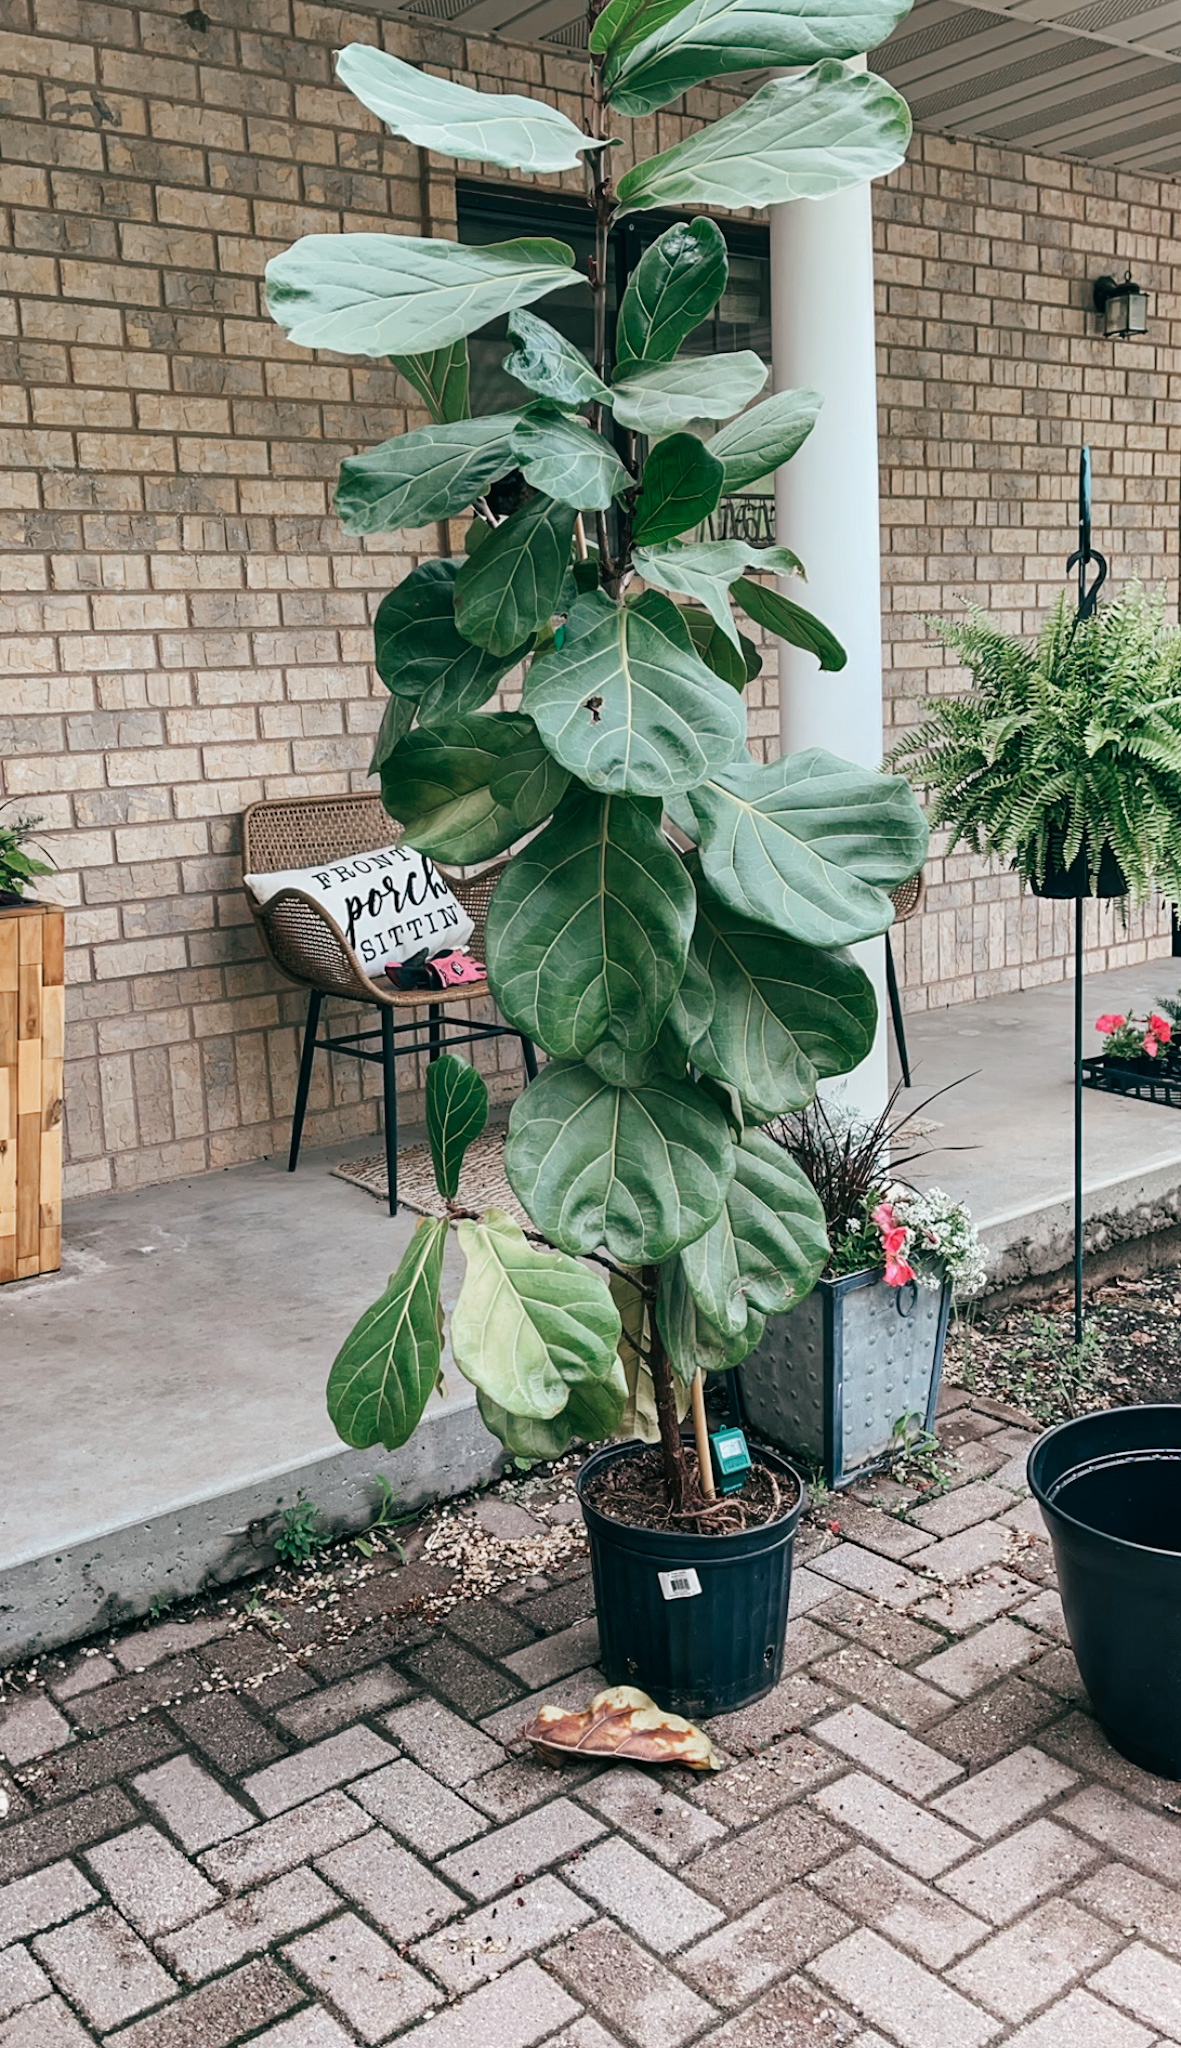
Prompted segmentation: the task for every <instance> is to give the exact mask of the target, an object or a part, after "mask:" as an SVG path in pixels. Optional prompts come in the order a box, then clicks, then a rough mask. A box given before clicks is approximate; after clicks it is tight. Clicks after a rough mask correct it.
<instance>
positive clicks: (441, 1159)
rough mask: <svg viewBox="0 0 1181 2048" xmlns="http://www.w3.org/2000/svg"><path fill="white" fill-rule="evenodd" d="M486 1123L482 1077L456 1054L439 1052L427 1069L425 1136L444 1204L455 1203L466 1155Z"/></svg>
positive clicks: (486, 1099)
mask: <svg viewBox="0 0 1181 2048" xmlns="http://www.w3.org/2000/svg"><path fill="white" fill-rule="evenodd" d="M487 1121H488V1090H487V1088H486V1087H485V1086H484V1080H483V1076H482V1075H481V1074H478V1073H477V1072H476V1069H475V1068H474V1067H473V1066H469V1064H468V1062H467V1060H461V1059H457V1058H456V1056H455V1054H454V1053H453V1052H444V1053H440V1054H439V1057H438V1059H437V1060H432V1061H431V1063H430V1065H429V1066H428V1068H427V1070H426V1135H427V1142H428V1143H429V1145H430V1148H431V1164H432V1165H433V1167H434V1169H435V1185H436V1187H437V1188H438V1190H439V1193H440V1194H441V1195H442V1196H443V1199H444V1200H445V1201H448V1202H453V1201H454V1200H455V1197H456V1195H457V1194H458V1192H459V1170H460V1168H461V1166H462V1165H463V1155H464V1153H465V1152H466V1151H467V1148H468V1146H469V1145H471V1144H474V1143H475V1140H476V1139H477V1138H478V1137H479V1135H480V1132H481V1131H482V1130H483V1128H484V1125H485V1124H486V1123H487Z"/></svg>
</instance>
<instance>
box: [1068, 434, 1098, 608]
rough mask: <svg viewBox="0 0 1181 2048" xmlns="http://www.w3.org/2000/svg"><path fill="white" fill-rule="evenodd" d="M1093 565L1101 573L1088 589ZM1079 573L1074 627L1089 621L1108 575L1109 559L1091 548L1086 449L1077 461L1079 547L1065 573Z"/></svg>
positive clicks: (1089, 470) (1089, 473)
mask: <svg viewBox="0 0 1181 2048" xmlns="http://www.w3.org/2000/svg"><path fill="white" fill-rule="evenodd" d="M1092 562H1097V563H1098V565H1099V573H1098V575H1097V576H1096V578H1095V581H1094V582H1093V583H1092V584H1091V586H1090V588H1089V589H1088V587H1087V569H1088V568H1089V566H1090V564H1091V563H1092ZM1072 569H1077V570H1078V610H1077V611H1076V613H1075V624H1076V625H1077V624H1078V622H1079V620H1080V619H1089V618H1090V616H1091V614H1092V612H1093V611H1094V609H1095V604H1096V601H1097V599H1098V596H1099V592H1100V589H1101V588H1102V585H1103V582H1104V579H1105V578H1106V575H1107V558H1106V556H1105V555H1101V554H1100V553H1099V550H1098V548H1093V547H1092V546H1091V451H1090V449H1089V448H1084V449H1083V450H1082V451H1081V453H1080V455H1079V459H1078V546H1077V548H1076V549H1075V551H1074V553H1073V555H1069V556H1068V557H1067V561H1066V573H1067V575H1068V576H1069V574H1070V572H1071V570H1072Z"/></svg>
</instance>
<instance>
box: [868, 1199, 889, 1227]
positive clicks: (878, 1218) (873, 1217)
mask: <svg viewBox="0 0 1181 2048" xmlns="http://www.w3.org/2000/svg"><path fill="white" fill-rule="evenodd" d="M869 1220H870V1222H871V1223H876V1224H877V1227H878V1229H879V1230H883V1231H885V1230H893V1228H894V1210H893V1206H892V1204H891V1203H889V1202H879V1203H878V1206H877V1208H876V1209H873V1210H871V1212H870V1218H869Z"/></svg>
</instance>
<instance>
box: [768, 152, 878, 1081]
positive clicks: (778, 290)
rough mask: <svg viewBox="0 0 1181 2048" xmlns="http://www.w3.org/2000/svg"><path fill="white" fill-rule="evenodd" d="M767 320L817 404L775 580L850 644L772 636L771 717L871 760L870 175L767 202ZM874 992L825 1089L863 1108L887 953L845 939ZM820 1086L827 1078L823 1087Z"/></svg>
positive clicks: (874, 694) (778, 363) (780, 354)
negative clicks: (858, 1043) (836, 650)
mask: <svg viewBox="0 0 1181 2048" xmlns="http://www.w3.org/2000/svg"><path fill="white" fill-rule="evenodd" d="M771 329H772V349H773V374H774V384H775V389H776V391H786V390H790V389H793V388H797V389H798V388H799V387H800V386H804V385H810V386H811V387H812V388H813V389H814V390H817V391H819V392H821V393H822V395H823V398H824V405H823V408H822V410H821V413H820V417H819V419H818V420H817V422H816V425H815V427H814V428H813V429H812V432H811V434H810V435H809V436H808V439H807V440H806V441H805V442H804V445H803V447H802V448H801V449H800V451H799V453H798V454H797V455H795V456H793V457H792V460H791V461H790V462H789V463H786V464H785V465H784V467H783V468H782V469H781V470H779V472H778V473H777V476H776V479H775V501H776V518H777V526H778V535H779V539H780V541H781V542H782V543H783V544H784V545H785V546H787V547H791V548H794V550H795V552H796V553H797V554H798V555H799V556H800V558H801V560H802V561H803V564H804V567H805V569H806V570H807V574H808V580H807V582H806V584H801V583H800V581H799V579H798V578H793V579H791V580H790V581H788V582H785V583H784V584H783V585H782V586H781V587H782V589H783V590H784V592H785V594H786V595H787V596H790V597H792V598H794V599H795V600H796V601H797V602H798V603H801V604H804V605H806V606H807V608H808V610H809V611H813V612H815V613H816V615H817V617H818V618H821V619H823V621H824V623H825V625H826V626H829V627H831V628H832V631H833V632H834V633H835V634H836V635H837V638H838V639H839V640H840V641H841V643H842V645H843V646H844V648H845V650H846V652H847V654H848V657H849V659H848V663H847V666H846V667H845V668H843V669H841V670H840V672H839V673H838V674H836V675H828V674H824V673H822V672H821V670H820V669H819V668H818V667H817V665H816V659H815V656H814V655H811V654H805V653H804V652H803V651H802V650H801V649H800V648H797V647H788V646H786V645H784V644H783V643H782V642H781V643H780V650H779V676H780V720H781V723H780V730H781V733H782V739H783V748H784V751H785V753H797V752H799V751H800V750H801V749H802V748H804V747H826V748H827V749H828V750H829V752H830V753H833V754H839V755H841V757H842V758H843V759H845V760H847V761H856V762H858V763H859V764H860V765H861V766H862V767H865V768H876V767H878V766H879V765H880V763H881V758H882V631H881V554H880V540H879V509H878V499H879V482H878V441H877V384H876V364H875V337H874V291H873V223H872V214H871V198H870V187H869V186H868V184H866V185H857V186H854V187H853V188H852V189H851V190H850V191H847V192H840V193H838V194H836V196H835V197H833V198H832V199H819V200H811V199H800V200H796V201H794V202H793V203H792V204H791V205H789V206H776V207H772V209H771ZM857 957H858V959H859V961H860V963H861V965H862V966H863V967H864V968H865V970H866V972H867V973H868V974H869V975H870V977H871V979H872V980H873V983H874V986H875V988H876V990H877V994H878V1032H877V1038H876V1040H875V1042H874V1046H873V1049H872V1051H871V1052H870V1054H869V1055H868V1057H867V1058H866V1059H865V1060H863V1061H862V1064H861V1065H860V1066H859V1067H858V1068H857V1069H856V1071H855V1072H854V1073H852V1074H850V1075H849V1076H847V1078H846V1079H845V1080H844V1081H842V1082H838V1083H834V1084H832V1092H833V1093H835V1094H837V1095H839V1097H840V1098H841V1099H842V1100H844V1101H846V1102H848V1103H849V1105H850V1107H851V1108H856V1109H858V1110H861V1111H863V1112H864V1113H866V1114H868V1115H870V1116H876V1115H877V1114H878V1112H879V1110H880V1109H881V1108H882V1106H883V1104H884V1102H885V1100H886V1095H887V1092H888V1083H887V1068H886V1026H887V1003H886V956H885V944H884V941H883V940H881V939H871V940H869V941H867V942H866V943H865V944H864V945H863V946H859V947H858V948H857ZM825 1092H826V1093H828V1092H829V1091H828V1090H827V1089H826V1091H825Z"/></svg>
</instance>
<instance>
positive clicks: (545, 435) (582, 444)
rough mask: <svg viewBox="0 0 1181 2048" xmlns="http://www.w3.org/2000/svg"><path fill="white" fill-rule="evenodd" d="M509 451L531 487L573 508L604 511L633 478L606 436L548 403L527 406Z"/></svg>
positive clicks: (627, 488)
mask: <svg viewBox="0 0 1181 2048" xmlns="http://www.w3.org/2000/svg"><path fill="white" fill-rule="evenodd" d="M513 455H514V458H515V460H516V462H517V465H518V467H519V469H520V471H521V474H522V476H523V477H524V479H525V482H526V483H527V484H530V485H531V486H532V488H533V489H534V490H535V491H543V492H544V493H545V494H546V496H547V497H550V498H555V499H556V500H557V501H558V503H559V504H560V505H573V506H574V507H575V509H576V510H578V511H591V512H605V511H606V510H607V507H608V506H609V505H610V503H611V501H612V499H613V498H618V497H619V496H620V494H621V492H623V491H626V490H630V489H631V487H632V484H633V483H634V481H635V479H634V478H633V477H632V476H631V474H630V472H629V471H628V470H626V469H625V468H624V466H623V464H622V462H621V461H620V460H619V457H618V455H617V454H616V453H615V450H614V448H613V447H612V446H611V443H610V442H609V441H605V440H604V439H603V436H602V435H601V434H596V433H595V432H594V429H593V428H591V427H588V426H584V425H583V423H582V421H581V420H572V419H568V418H567V417H566V415H565V414H564V413H562V412H559V411H558V410H557V409H556V408H555V407H554V406H552V405H545V404H541V405H531V406H529V408H528V409H527V411H526V412H525V414H524V417H523V418H522V419H521V421H520V424H519V425H518V426H517V428H516V429H515V431H514V433H513ZM718 467H719V471H720V468H721V465H720V464H719V465H718Z"/></svg>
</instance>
